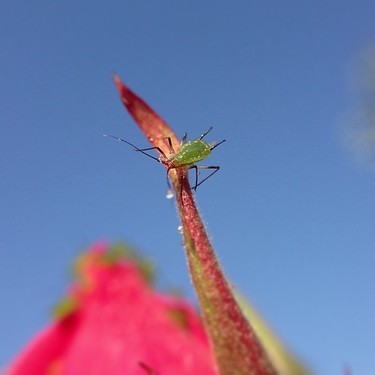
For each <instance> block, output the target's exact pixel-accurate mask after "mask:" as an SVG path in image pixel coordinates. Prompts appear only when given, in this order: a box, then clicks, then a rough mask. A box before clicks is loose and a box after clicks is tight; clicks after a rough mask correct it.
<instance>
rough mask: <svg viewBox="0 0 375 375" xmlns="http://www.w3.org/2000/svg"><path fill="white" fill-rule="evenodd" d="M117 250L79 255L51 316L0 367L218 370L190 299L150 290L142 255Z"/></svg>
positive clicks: (48, 371) (51, 373) (52, 371)
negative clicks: (11, 359)
mask: <svg viewBox="0 0 375 375" xmlns="http://www.w3.org/2000/svg"><path fill="white" fill-rule="evenodd" d="M116 249H118V247H117V248H110V249H107V246H105V245H102V244H97V245H95V246H93V247H92V248H91V249H90V250H89V251H87V252H86V253H85V254H84V255H83V256H82V257H81V258H80V259H79V260H78V262H77V269H78V276H79V277H78V281H77V282H76V283H75V284H74V285H73V286H72V288H71V289H70V291H69V293H68V296H67V298H66V299H65V300H64V301H63V303H62V304H60V307H59V309H57V315H58V317H57V319H56V320H55V321H54V322H53V323H52V324H51V325H50V326H49V327H48V328H46V329H44V330H43V331H42V332H41V333H39V334H38V335H37V337H36V338H34V339H33V340H32V341H31V342H30V343H29V344H28V345H27V346H26V348H25V349H24V350H23V352H22V353H21V354H20V355H19V356H18V357H17V358H16V359H15V361H14V362H13V364H12V365H11V366H10V367H9V369H7V371H6V374H8V375H34V374H35V375H42V374H43V375H44V374H45V375H78V374H79V375H81V374H82V375H95V374H98V375H99V374H100V375H104V374H108V375H116V374H118V375H120V374H121V375H132V374H134V375H145V374H146V375H147V374H159V375H177V374H178V375H184V374H186V375H187V374H189V375H191V374H203V375H211V374H212V375H214V374H217V372H216V370H215V363H214V357H213V354H212V351H211V348H210V345H209V341H208V338H207V335H206V333H205V330H204V328H203V326H202V323H201V321H200V319H199V317H198V315H197V313H196V312H195V310H194V309H193V308H192V306H191V304H189V303H188V302H186V301H185V300H183V299H181V298H177V297H171V296H167V295H165V294H161V293H158V292H156V291H154V290H153V289H152V288H151V287H150V285H149V283H148V282H147V277H146V276H147V273H145V272H144V267H143V264H142V262H140V261H139V260H138V261H135V260H134V259H133V260H129V259H124V258H123V257H119V256H118V253H117V252H116ZM116 254H117V255H116Z"/></svg>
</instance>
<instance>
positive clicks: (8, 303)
mask: <svg viewBox="0 0 375 375" xmlns="http://www.w3.org/2000/svg"><path fill="white" fill-rule="evenodd" d="M374 14H375V3H374V2H373V1H364V0H360V1H330V2H327V1H307V2H292V1H286V2H276V1H271V2H261V1H256V2H250V1H236V2H233V3H231V4H229V2H224V1H206V2H198V1H195V0H192V1H189V2H183V3H182V2H181V3H179V4H176V2H175V1H160V2H118V1H112V0H109V1H107V2H105V4H104V2H92V1H90V2H89V1H81V2H73V1H64V2H59V3H57V2H45V1H44V2H42V1H34V2H26V1H24V2H9V1H6V2H1V5H0V61H1V69H0V102H1V110H0V124H1V129H2V132H1V133H2V136H1V137H0V149H1V158H0V254H1V265H2V271H1V273H0V296H1V300H2V307H1V309H0V332H1V335H0V365H5V364H6V363H8V362H9V361H10V359H11V358H12V357H13V356H14V355H16V353H17V352H18V351H19V350H20V349H21V348H22V346H23V345H24V344H25V343H26V342H27V341H28V340H29V339H30V338H31V337H32V336H33V335H34V334H35V333H36V332H37V331H38V330H40V329H41V328H42V327H44V326H45V325H46V324H48V322H49V320H50V310H51V306H53V304H54V303H55V302H56V301H57V300H58V299H59V298H60V297H61V296H62V295H63V292H64V290H65V288H66V286H67V285H68V281H69V272H68V269H69V265H70V264H71V262H72V261H73V259H74V257H75V256H76V255H77V254H78V253H79V251H81V250H83V249H84V248H86V247H88V246H89V245H90V244H92V243H94V242H95V241H97V240H102V239H108V240H110V241H124V242H127V243H129V244H131V245H133V246H135V247H136V248H138V249H139V250H140V251H141V252H142V253H143V254H144V255H145V256H147V257H149V258H150V259H152V261H153V262H154V264H155V266H156V268H157V270H158V275H159V285H160V287H161V288H164V289H168V288H170V287H172V286H175V287H178V288H180V289H181V290H182V291H183V292H184V294H185V295H186V296H187V297H188V298H191V299H194V298H195V297H194V292H193V290H192V286H191V284H190V281H189V276H188V274H187V269H186V264H185V257H184V253H183V250H182V247H181V237H180V234H179V232H178V230H177V228H178V226H179V222H178V220H177V215H176V212H175V207H174V204H173V202H171V201H168V200H166V199H165V193H166V183H165V171H164V169H163V168H162V166H160V165H158V164H157V163H154V162H152V160H150V159H149V158H147V157H142V155H139V154H136V153H134V152H132V150H131V148H129V147H127V146H126V145H123V144H120V143H117V142H115V141H113V140H111V139H108V138H103V137H102V134H103V133H105V132H108V133H111V134H115V135H118V136H121V137H123V138H126V139H128V140H129V141H131V142H133V143H134V144H136V145H138V146H140V147H141V146H146V145H147V143H146V141H145V139H144V138H143V136H142V134H141V133H140V131H139V130H138V128H137V127H136V126H135V125H134V123H133V122H132V120H131V118H130V117H129V116H128V114H127V113H126V111H125V109H124V108H123V106H122V104H121V102H120V100H119V99H118V96H117V92H116V90H115V87H114V85H113V82H112V78H111V75H112V73H113V72H117V73H118V74H119V75H120V76H121V78H122V79H123V81H124V82H125V83H127V84H128V85H129V86H130V87H131V88H133V90H134V91H136V92H137V93H138V94H139V95H141V96H142V97H143V98H144V99H145V100H146V101H147V102H148V103H149V104H150V105H151V106H152V107H153V108H154V109H155V110H157V111H158V113H159V114H160V115H161V116H163V118H164V119H165V120H166V121H167V122H168V123H169V124H170V126H171V127H172V128H173V129H174V130H175V131H176V132H177V134H181V135H182V134H183V133H184V132H185V131H186V132H188V135H189V138H195V137H198V136H199V135H200V134H201V133H202V131H204V130H206V129H207V128H208V127H209V126H211V125H213V126H214V129H213V131H212V132H211V133H210V134H209V136H207V140H208V141H211V140H212V141H213V140H217V141H219V140H221V139H223V138H225V139H227V142H226V143H224V144H223V145H222V146H220V147H218V148H217V149H215V151H214V154H213V155H212V157H210V159H208V160H207V163H208V164H212V165H217V164H219V165H220V166H221V170H220V172H219V173H218V174H216V175H215V176H214V177H213V178H212V179H210V180H209V181H208V182H206V183H205V184H204V185H202V187H201V188H200V189H199V190H198V192H197V201H198V205H199V207H200V210H201V213H202V216H203V218H204V220H205V222H206V223H207V227H208V229H209V232H210V235H211V237H212V241H213V244H214V246H215V248H216V250H217V253H218V256H219V259H220V261H221V264H222V266H223V268H224V270H225V272H226V274H227V276H228V278H229V279H230V280H231V281H232V282H233V284H234V285H235V286H236V287H237V288H238V289H239V290H240V291H241V292H242V293H244V294H245V295H246V296H247V297H248V298H249V299H250V300H251V301H252V302H253V303H254V304H255V305H256V306H257V308H258V310H260V311H261V312H262V314H263V316H264V317H265V318H266V319H267V320H268V321H269V322H270V324H271V326H272V327H273V328H274V330H275V331H276V332H278V333H279V335H280V336H281V338H282V339H283V340H284V341H285V342H286V343H287V344H288V345H289V347H290V348H291V349H292V350H293V351H294V352H295V353H297V354H298V355H299V356H300V358H302V359H303V360H304V361H305V362H306V363H307V364H309V365H310V366H311V368H312V369H314V370H315V371H316V373H319V374H323V375H325V374H327V375H328V374H341V373H342V367H343V365H344V364H350V366H351V367H352V368H353V370H354V373H356V374H362V375H363V374H364V375H370V374H374V373H375V356H374V350H373V348H374V346H375V324H374V316H375V302H374V301H375V298H374V297H375V293H374V274H375V272H374V269H375V255H374V244H375V236H374V233H375V232H374V223H375V199H374V190H375V189H374V188H375V168H373V165H374V160H375V151H374V150H375V145H374V143H375V142H372V141H371V134H374V133H373V132H374V127H375V122H374V123H371V122H370V121H369V120H371V116H367V117H366V116H363V114H364V113H365V114H366V113H367V114H368V113H371V110H372V111H373V108H374V105H375V103H374V101H372V102H371V99H372V100H373V98H374V96H373V93H374V91H371V85H366V83H368V82H372V83H374V80H373V79H374V76H371V66H373V61H374V60H371V56H372V57H373V56H374V55H372V52H371V51H374V50H373V48H374V42H375V24H374ZM371 64H372V65H371ZM372 73H374V72H372ZM371 77H372V78H371ZM371 79H372V81H371ZM373 88H374V86H372V89H373ZM366 90H367V91H366ZM371 93H372V96H371ZM366 111H367V112H366Z"/></svg>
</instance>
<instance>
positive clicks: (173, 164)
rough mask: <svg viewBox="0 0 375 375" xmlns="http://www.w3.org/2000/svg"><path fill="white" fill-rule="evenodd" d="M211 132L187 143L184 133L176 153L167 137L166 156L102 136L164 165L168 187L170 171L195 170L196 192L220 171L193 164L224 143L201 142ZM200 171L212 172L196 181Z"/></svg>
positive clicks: (215, 166)
mask: <svg viewBox="0 0 375 375" xmlns="http://www.w3.org/2000/svg"><path fill="white" fill-rule="evenodd" d="M211 130H212V126H211V127H210V128H209V129H208V130H207V131H206V132H205V133H203V134H202V135H201V136H200V137H199V138H197V139H194V140H192V141H187V142H186V137H187V134H186V133H185V134H184V136H183V138H182V141H181V145H180V148H179V150H178V151H177V152H175V151H174V148H173V145H172V141H171V139H170V138H169V137H168V138H167V141H168V146H169V149H170V152H169V155H168V156H167V155H166V154H165V152H164V151H163V150H162V149H161V148H160V147H149V148H138V147H137V146H135V145H133V144H132V143H130V142H128V141H126V140H125V139H122V138H118V137H114V136H113V135H109V134H104V135H105V136H107V137H111V138H115V139H117V140H118V141H121V142H125V143H126V144H128V145H130V146H132V147H133V148H134V149H135V150H136V151H139V152H141V153H142V154H144V155H147V156H148V157H150V158H151V159H154V160H156V161H157V162H158V163H162V164H164V165H165V166H166V167H167V182H168V186H169V179H168V176H169V171H170V170H171V169H178V168H184V169H186V170H189V169H194V170H195V184H194V186H193V189H194V190H197V188H198V186H200V185H202V184H203V182H205V181H207V180H208V179H209V178H210V177H211V176H212V175H214V174H215V173H216V172H217V171H218V170H219V169H220V167H219V166H218V165H209V166H203V165H196V164H195V163H198V162H200V161H201V160H204V159H206V158H207V157H209V156H210V154H211V151H212V150H213V149H215V148H216V147H217V146H219V145H221V144H222V143H223V142H225V139H224V140H222V141H221V142H219V143H213V144H210V143H207V142H205V141H203V138H204V137H205V136H206V135H207V134H208V133H209V132H210V131H211ZM150 150H157V151H158V152H159V153H160V155H161V156H159V157H158V158H157V157H155V156H153V155H150V154H148V153H147V152H145V151H150ZM202 169H212V170H213V171H212V172H211V173H210V174H209V175H208V176H207V177H205V178H204V179H203V180H201V181H199V179H198V176H199V171H200V170H202Z"/></svg>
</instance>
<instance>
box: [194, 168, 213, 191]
mask: <svg viewBox="0 0 375 375" xmlns="http://www.w3.org/2000/svg"><path fill="white" fill-rule="evenodd" d="M193 168H194V169H195V186H194V187H193V190H197V188H198V186H200V185H202V184H203V182H205V181H207V180H208V179H209V178H210V177H212V176H213V175H214V174H215V173H216V172H217V171H218V170H219V169H220V167H219V166H218V165H210V166H204V165H199V166H197V165H192V166H191V167H189V169H193ZM200 169H213V170H214V171H213V172H211V173H210V174H209V175H208V176H207V177H205V178H204V179H203V180H202V181H199V183H198V174H199V170H200Z"/></svg>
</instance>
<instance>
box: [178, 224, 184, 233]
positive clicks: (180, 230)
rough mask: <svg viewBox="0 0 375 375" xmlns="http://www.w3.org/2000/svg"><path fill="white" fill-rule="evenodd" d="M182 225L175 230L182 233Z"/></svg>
mask: <svg viewBox="0 0 375 375" xmlns="http://www.w3.org/2000/svg"><path fill="white" fill-rule="evenodd" d="M182 229H183V228H182V225H180V226H179V227H177V230H178V231H179V232H180V233H182Z"/></svg>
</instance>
